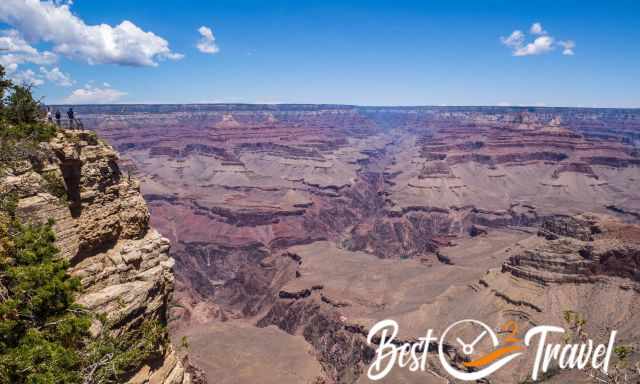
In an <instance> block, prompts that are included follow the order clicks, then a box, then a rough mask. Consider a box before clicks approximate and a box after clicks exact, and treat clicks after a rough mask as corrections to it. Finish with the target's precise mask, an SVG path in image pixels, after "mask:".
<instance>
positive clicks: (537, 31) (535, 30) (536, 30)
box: [529, 23, 547, 35]
mask: <svg viewBox="0 0 640 384" xmlns="http://www.w3.org/2000/svg"><path fill="white" fill-rule="evenodd" d="M529 32H530V33H531V34H532V35H546V34H547V31H545V30H544V29H542V24H541V23H533V24H531V28H529Z"/></svg>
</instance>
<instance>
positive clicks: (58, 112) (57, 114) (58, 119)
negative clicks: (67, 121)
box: [56, 109, 62, 127]
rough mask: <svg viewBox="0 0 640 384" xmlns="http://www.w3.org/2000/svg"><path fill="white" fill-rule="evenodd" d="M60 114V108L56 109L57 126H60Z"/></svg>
mask: <svg viewBox="0 0 640 384" xmlns="http://www.w3.org/2000/svg"><path fill="white" fill-rule="evenodd" d="M61 117H62V116H61V114H60V110H59V109H56V124H58V127H59V126H60V118H61Z"/></svg>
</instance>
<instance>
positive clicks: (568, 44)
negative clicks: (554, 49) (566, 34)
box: [558, 40, 576, 56]
mask: <svg viewBox="0 0 640 384" xmlns="http://www.w3.org/2000/svg"><path fill="white" fill-rule="evenodd" d="M558 45H560V46H561V47H562V48H563V49H562V54H563V55H566V56H573V54H574V52H573V48H575V47H576V43H575V42H573V41H572V40H567V41H558Z"/></svg>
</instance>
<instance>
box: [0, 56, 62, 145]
mask: <svg viewBox="0 0 640 384" xmlns="http://www.w3.org/2000/svg"><path fill="white" fill-rule="evenodd" d="M42 117H43V116H42V104H41V103H40V102H39V101H38V100H35V99H34V98H33V95H32V93H31V88H30V87H29V86H26V85H16V84H14V83H13V82H12V81H11V80H8V79H7V78H6V77H5V70H4V67H2V66H1V65H0V138H1V139H3V140H7V139H12V140H26V139H29V140H35V141H46V140H48V139H49V138H51V137H52V136H53V135H54V134H55V132H56V127H55V126H54V125H53V124H48V123H47V122H45V121H43V119H42Z"/></svg>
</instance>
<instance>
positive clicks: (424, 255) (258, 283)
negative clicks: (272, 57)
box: [62, 104, 640, 384]
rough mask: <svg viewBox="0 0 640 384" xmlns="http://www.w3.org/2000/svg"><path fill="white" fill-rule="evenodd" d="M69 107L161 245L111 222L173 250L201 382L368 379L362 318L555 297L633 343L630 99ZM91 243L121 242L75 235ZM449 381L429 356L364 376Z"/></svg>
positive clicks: (491, 311)
mask: <svg viewBox="0 0 640 384" xmlns="http://www.w3.org/2000/svg"><path fill="white" fill-rule="evenodd" d="M74 109H75V110H76V114H77V115H78V116H79V117H80V118H81V119H82V122H83V125H84V127H85V128H88V129H90V130H94V131H96V132H97V133H98V135H99V136H100V137H101V138H103V139H104V140H106V141H107V142H108V143H109V144H111V145H112V146H113V147H114V148H115V149H116V150H117V151H118V152H119V153H120V156H121V157H120V159H119V164H120V168H121V169H122V170H123V172H122V180H135V179H139V180H140V189H141V192H142V195H143V196H144V198H145V200H146V201H147V204H148V206H149V209H150V222H151V225H152V227H153V228H156V229H157V231H158V232H159V233H160V234H161V235H162V236H163V237H166V238H167V239H168V241H169V242H170V243H171V248H170V251H168V250H166V248H165V245H164V243H163V241H164V240H159V239H161V237H160V235H158V234H156V233H155V232H150V233H147V234H143V232H141V230H139V229H135V230H134V229H129V228H127V227H126V226H125V227H123V228H122V229H120V230H119V233H121V234H122V235H121V236H124V238H126V239H128V238H129V237H130V238H132V239H146V238H147V237H153V239H151V240H148V241H149V242H150V243H151V244H158V246H157V248H159V249H161V251H159V252H161V253H163V254H164V253H166V252H170V254H171V257H172V258H173V259H175V266H173V267H172V268H173V270H174V271H175V274H176V281H175V292H174V295H173V301H172V302H171V303H168V304H167V305H168V306H169V308H168V310H169V319H168V321H169V325H170V327H171V333H172V337H173V339H174V344H177V343H179V342H180V340H188V344H189V358H190V360H191V361H192V362H193V363H194V365H195V366H197V367H199V368H200V369H201V370H202V372H204V374H205V375H206V376H207V377H208V379H209V381H210V382H216V383H255V382H261V383H315V384H320V383H356V382H357V383H366V382H369V380H368V379H367V375H366V367H367V365H368V364H369V363H370V362H371V360H372V358H373V349H374V348H373V346H371V345H368V344H367V342H366V336H367V332H368V329H369V328H370V327H371V326H372V325H373V324H375V323H376V322H377V321H380V320H383V319H387V318H391V319H394V320H395V321H397V322H398V323H399V324H400V329H401V334H400V335H399V337H400V338H401V339H402V340H415V339H417V338H418V337H420V336H422V332H423V331H424V330H426V329H429V328H433V329H434V330H436V331H438V332H441V331H442V330H443V329H444V328H446V327H447V326H448V325H449V324H451V323H453V322H455V321H457V320H460V319H464V318H474V319H478V320H482V321H484V322H486V323H487V324H492V325H498V324H502V323H504V322H505V321H508V320H513V321H516V322H517V323H518V324H520V326H521V327H522V328H526V327H527V326H533V325H539V324H555V325H563V324H564V322H565V320H564V314H565V313H566V312H567V311H572V312H575V313H580V314H582V315H583V316H584V317H585V318H586V319H587V323H586V328H587V330H588V332H589V334H590V335H592V336H595V335H597V336H603V335H605V334H606V333H607V331H608V330H610V329H617V330H618V331H619V332H620V337H621V340H620V343H623V344H625V345H626V344H629V345H635V344H636V343H637V342H638V341H639V340H640V339H639V337H640V335H639V334H638V332H637V328H638V327H637V325H638V324H639V321H640V318H639V317H638V315H637V314H638V313H640V311H639V310H638V305H640V302H639V300H638V297H639V296H638V292H640V285H639V282H640V280H639V278H638V276H640V193H639V192H638V185H639V183H638V181H639V180H640V111H638V110H632V109H629V110H625V109H580V108H506V107H356V106H345V105H243V104H229V105H227V104H212V105H206V104H195V105H102V106H97V105H87V106H75V107H74ZM68 166H69V167H72V166H73V162H69V163H68ZM71 174H73V172H71ZM135 198H136V199H138V197H135ZM83 212H84V211H83ZM109 212H110V211H105V212H104V214H101V215H103V216H104V220H107V219H108V217H110V215H111V214H110V213H109ZM131 212H134V211H131ZM143 216H144V215H143ZM111 217H112V216H111ZM136 217H137V216H136ZM136 217H133V218H131V220H129V222H134V223H137V222H140V221H141V220H143V218H136ZM94 220H97V219H96V218H94ZM81 228H85V229H86V230H89V229H91V226H90V225H88V226H81ZM91 231H92V233H93V232H95V231H93V229H91ZM97 231H98V232H100V231H99V229H98V230H97ZM136 231H137V232H136ZM63 232H64V231H63ZM69 236H78V235H73V234H70V235H69ZM127 236H128V237H127ZM145 236H146V237H145ZM156 237H157V239H156ZM154 239H155V240H154ZM107 241H108V242H110V243H115V244H120V240H118V239H102V240H100V241H98V240H96V242H95V243H92V242H91V241H87V242H84V243H83V242H81V243H80V246H82V247H85V248H86V250H85V251H84V252H85V253H87V254H93V253H95V252H97V249H98V248H99V245H100V244H103V243H105V242H107ZM135 241H140V240H135ZM145 241H146V240H145ZM65 244H66V243H65ZM69 244H74V242H71V241H70V242H69ZM62 248H64V246H63V247H62ZM85 248H83V250H84V249H85ZM154 249H155V248H154ZM92 252H93V253H92ZM151 252H152V253H153V252H156V251H151ZM71 253H73V252H71ZM123 254H126V252H123ZM123 259H124V262H125V263H128V262H127V258H126V257H124V258H123ZM163 260H164V261H163V262H165V263H168V259H163ZM92 264H93V263H92ZM82 266H83V264H82V261H81V262H80V264H78V268H79V269H80V270H81V269H82ZM97 272H98V271H94V272H92V274H91V275H93V274H95V273H97ZM78 273H83V272H80V271H79V272H78ZM84 273H86V272H84ZM83 276H84V275H83ZM92 279H93V277H92ZM92 281H93V280H92ZM99 281H100V279H99V278H97V282H96V283H93V284H97V285H96V286H95V287H96V288H95V289H102V287H103V285H101V284H102V283H100V282H99ZM131 296H132V297H131V300H132V301H134V300H135V299H136V297H134V296H136V295H131ZM87 297H89V298H90V297H91V296H90V294H88V296H87ZM127 297H128V296H127ZM87 302H88V303H91V302H90V300H88V299H87ZM95 305H102V304H100V303H96V304H95ZM105 305H106V304H105ZM105 308H107V307H106V306H105ZM634 356H635V355H634ZM450 358H451V360H452V361H453V362H460V361H461V357H460V352H459V351H457V350H456V349H455V347H453V346H452V347H451V350H450ZM529 360H530V359H529ZM529 370H530V365H528V364H526V363H522V364H518V365H517V367H516V368H514V369H510V370H508V371H506V370H505V371H501V372H498V373H496V374H495V375H492V376H491V377H490V379H489V380H490V382H496V383H500V382H504V383H509V382H521V381H523V380H524V379H525V378H526V377H527V374H528V372H529ZM583 379H584V378H582V377H580V376H579V375H578V374H577V373H575V372H573V373H562V372H560V373H557V374H556V375H554V376H553V377H549V378H548V381H549V382H566V381H567V380H570V381H572V382H579V380H583ZM448 381H453V379H451V378H449V377H447V375H446V373H445V372H443V371H442V370H441V369H440V367H438V366H435V365H433V366H430V367H429V370H427V371H426V372H423V373H410V372H408V371H403V370H396V371H393V373H392V375H391V376H389V377H387V378H386V379H385V380H383V382H390V383H414V382H415V383H417V382H423V383H424V382H427V383H445V382H448ZM587 382H588V381H587Z"/></svg>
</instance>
